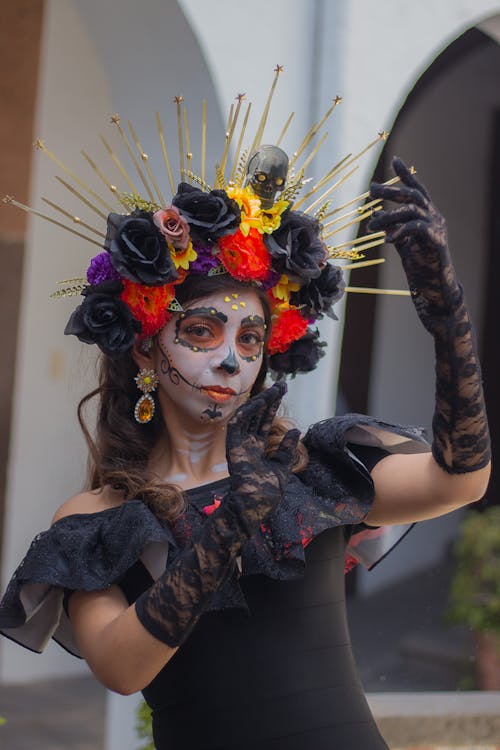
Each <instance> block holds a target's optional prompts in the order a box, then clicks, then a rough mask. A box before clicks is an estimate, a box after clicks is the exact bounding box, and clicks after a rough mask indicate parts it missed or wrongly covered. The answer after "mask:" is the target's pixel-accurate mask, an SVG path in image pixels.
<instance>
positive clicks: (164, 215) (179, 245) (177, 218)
mask: <svg viewBox="0 0 500 750" xmlns="http://www.w3.org/2000/svg"><path fill="white" fill-rule="evenodd" d="M153 221H154V223H155V224H156V226H157V227H158V229H159V230H160V232H161V233H162V234H163V235H165V238H166V240H167V242H170V243H171V244H172V245H173V246H174V248H175V249H176V250H185V249H186V247H187V246H188V244H189V224H188V223H187V221H186V219H185V218H184V217H183V216H181V214H180V213H179V210H178V209H177V208H176V207H175V206H169V207H168V208H163V209H161V210H160V211H156V213H155V214H153Z"/></svg>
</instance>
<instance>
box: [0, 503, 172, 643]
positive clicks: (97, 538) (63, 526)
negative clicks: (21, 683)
mask: <svg viewBox="0 0 500 750" xmlns="http://www.w3.org/2000/svg"><path fill="white" fill-rule="evenodd" d="M167 541H168V539H167V534H166V532H165V530H164V529H163V527H162V526H161V524H160V523H159V521H158V520H157V519H156V517H155V516H154V515H153V514H152V513H151V511H150V510H149V509H148V508H147V507H146V506H145V505H144V504H143V503H142V502H140V501H139V500H132V501H130V502H128V503H124V504H123V505H121V506H119V507H117V508H110V509H107V510H103V511H101V512H98V513H89V514H76V515H72V516H66V517H65V518H62V519H61V520H60V521H57V522H56V523H55V524H54V525H53V526H51V528H50V529H48V530H47V531H43V532H42V533H40V534H37V536H36V537H35V539H34V540H33V542H32V543H31V546H30V548H29V550H28V552H27V554H26V556H25V557H24V559H23V560H22V562H21V564H20V565H19V567H18V568H17V570H16V571H15V573H14V574H13V576H12V579H11V581H10V583H9V586H8V588H7V591H6V592H5V596H4V598H3V599H2V602H1V605H0V629H1V632H2V633H3V634H4V635H6V636H7V637H9V638H11V639H13V640H15V641H17V642H18V643H20V644H21V645H23V646H26V647H27V648H29V649H31V650H33V651H37V652H41V651H42V650H43V648H44V647H45V645H46V643H47V641H48V640H49V638H50V637H51V636H52V637H53V638H54V639H55V640H57V641H58V642H59V643H61V645H63V646H64V648H66V649H67V650H68V651H70V652H71V653H73V654H75V655H77V656H78V655H79V652H78V648H77V646H76V643H75V642H74V638H73V635H72V633H71V628H70V627H69V621H68V619H67V617H66V614H65V612H64V609H63V597H64V592H65V591H67V590H71V591H100V590H103V589H106V588H108V587H109V586H111V585H113V584H114V583H116V582H117V581H119V580H120V578H122V577H123V576H124V574H125V573H126V572H127V571H128V570H129V569H130V568H131V566H132V565H133V564H134V562H136V561H137V560H138V559H139V558H141V556H143V557H144V558H145V564H146V566H148V557H149V558H150V559H151V560H153V559H154V560H155V561H157V560H158V559H159V558H160V557H161V556H162V554H163V560H165V558H166V549H167ZM152 567H157V566H155V565H154V563H153V566H152ZM153 572H154V573H156V575H159V573H160V572H161V570H155V571H153Z"/></svg>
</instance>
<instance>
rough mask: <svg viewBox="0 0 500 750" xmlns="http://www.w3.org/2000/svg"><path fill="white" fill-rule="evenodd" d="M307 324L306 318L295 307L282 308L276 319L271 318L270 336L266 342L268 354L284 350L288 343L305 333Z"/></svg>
mask: <svg viewBox="0 0 500 750" xmlns="http://www.w3.org/2000/svg"><path fill="white" fill-rule="evenodd" d="M307 326H308V322H307V320H304V318H303V317H302V315H301V314H300V312H299V311H298V310H297V309H296V308H291V309H290V310H283V312H281V313H280V315H279V317H278V318H277V320H273V327H272V330H271V336H270V337H269V341H268V344H267V350H268V352H269V354H277V353H278V352H286V350H287V349H288V347H289V346H290V344H293V342H294V341H297V339H300V338H302V336H304V335H305V333H306V331H307Z"/></svg>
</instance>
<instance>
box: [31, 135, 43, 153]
mask: <svg viewBox="0 0 500 750" xmlns="http://www.w3.org/2000/svg"><path fill="white" fill-rule="evenodd" d="M33 146H34V147H35V148H36V150H37V151H42V150H43V149H44V148H45V143H44V142H43V141H42V139H41V138H37V139H36V141H35V142H34V144H33Z"/></svg>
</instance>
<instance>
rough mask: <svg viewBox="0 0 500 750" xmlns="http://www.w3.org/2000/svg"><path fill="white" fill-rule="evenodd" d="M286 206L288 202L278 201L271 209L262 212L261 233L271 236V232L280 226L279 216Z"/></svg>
mask: <svg viewBox="0 0 500 750" xmlns="http://www.w3.org/2000/svg"><path fill="white" fill-rule="evenodd" d="M288 205H289V201H285V200H279V201H276V203H273V205H272V206H271V208H268V209H266V210H265V211H263V212H262V232H265V233H266V234H271V232H274V231H275V230H276V229H277V228H278V227H279V225H280V224H281V214H282V213H283V211H285V209H286V208H287V206H288ZM259 231H260V230H259Z"/></svg>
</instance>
